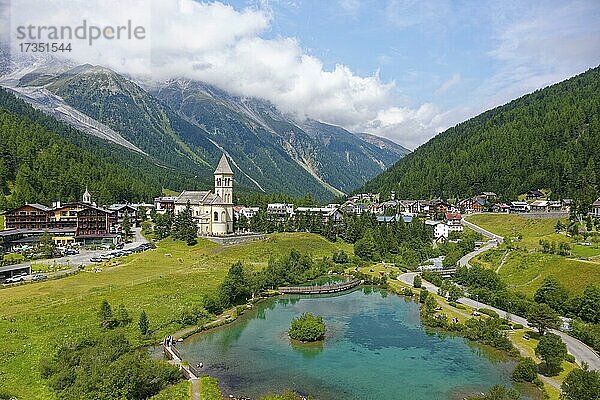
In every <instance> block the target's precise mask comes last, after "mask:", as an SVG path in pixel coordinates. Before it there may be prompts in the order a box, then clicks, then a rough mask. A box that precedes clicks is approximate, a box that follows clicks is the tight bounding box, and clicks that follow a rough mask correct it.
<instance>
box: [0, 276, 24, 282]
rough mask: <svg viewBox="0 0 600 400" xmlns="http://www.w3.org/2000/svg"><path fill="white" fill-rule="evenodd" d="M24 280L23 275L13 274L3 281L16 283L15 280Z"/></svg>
mask: <svg viewBox="0 0 600 400" xmlns="http://www.w3.org/2000/svg"><path fill="white" fill-rule="evenodd" d="M24 280H25V277H24V276H23V275H17V276H13V277H12V278H8V279H7V280H5V281H4V283H17V282H23V281H24Z"/></svg>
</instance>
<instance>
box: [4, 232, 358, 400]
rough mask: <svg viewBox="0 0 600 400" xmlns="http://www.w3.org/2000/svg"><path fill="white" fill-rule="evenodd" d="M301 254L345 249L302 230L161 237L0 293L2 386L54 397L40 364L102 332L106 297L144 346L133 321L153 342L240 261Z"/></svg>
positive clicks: (256, 262) (260, 262)
mask: <svg viewBox="0 0 600 400" xmlns="http://www.w3.org/2000/svg"><path fill="white" fill-rule="evenodd" d="M293 248H295V249H298V250H300V251H302V252H305V253H310V254H312V255H313V256H314V257H322V256H325V255H327V256H330V255H331V254H332V252H333V251H336V250H339V249H344V250H346V251H347V252H349V253H351V251H352V247H351V246H350V245H347V244H332V243H330V242H328V241H327V240H325V239H324V238H322V237H320V236H317V235H313V234H304V233H294V234H274V235H270V236H269V237H268V238H267V239H266V240H263V241H259V242H253V243H248V244H245V245H239V246H230V247H222V246H219V245H216V244H214V243H212V242H209V241H207V240H202V239H201V240H199V243H198V244H197V245H196V246H193V247H188V246H186V245H185V244H183V243H182V242H174V241H172V240H171V239H166V240H164V241H162V242H161V243H159V245H158V248H157V249H156V250H151V251H147V252H144V253H139V254H134V255H131V256H128V257H124V258H122V259H120V260H118V261H115V260H113V261H112V262H110V263H106V264H102V265H100V267H101V268H102V269H103V271H102V272H99V273H94V272H91V271H85V272H81V273H79V274H77V275H75V276H71V277H67V278H63V279H59V280H53V281H47V282H42V283H36V284H28V285H22V286H17V287H11V288H7V289H2V290H0V310H1V311H0V343H2V346H1V348H2V351H1V352H0V387H2V388H3V389H4V390H6V391H8V392H9V393H12V394H13V395H15V396H17V397H18V398H23V399H53V398H55V396H54V394H53V393H52V392H51V390H50V389H49V388H47V387H46V385H45V382H44V381H43V380H42V379H41V378H40V375H39V369H38V365H39V361H40V359H41V358H43V357H47V356H50V355H52V354H53V353H54V351H55V350H56V347H57V346H59V345H61V344H62V343H65V342H71V341H73V340H75V339H77V338H79V337H82V336H84V335H89V334H95V333H98V332H100V330H101V328H100V326H99V324H98V319H97V310H98V309H99V306H100V303H101V302H102V300H103V299H107V300H108V301H109V302H110V303H111V305H112V306H113V307H116V306H117V305H118V304H120V303H122V304H124V305H125V307H127V309H128V310H129V313H130V315H131V316H132V317H133V318H134V323H132V324H131V325H130V326H128V327H127V328H124V329H125V333H126V335H127V337H128V338H129V340H131V341H132V342H133V343H137V344H139V343H142V340H141V338H140V337H139V334H138V331H137V318H138V316H139V313H140V312H141V310H142V309H143V310H145V311H146V313H147V314H148V317H149V320H150V328H151V330H152V331H154V338H155V339H160V338H162V337H163V336H165V335H167V334H170V333H173V332H174V331H176V330H177V329H179V328H181V326H180V325H179V324H178V323H174V322H170V321H173V320H174V319H176V318H177V316H178V315H179V314H180V313H181V312H182V311H183V310H184V309H187V308H189V307H190V305H192V304H197V303H199V302H200V301H201V299H202V297H203V296H204V295H205V294H206V293H209V292H211V291H214V290H215V289H216V288H217V286H218V284H219V283H220V282H221V280H222V278H223V277H224V276H225V274H226V273H227V270H228V268H229V266H230V265H231V264H232V263H233V262H235V261H238V260H241V261H243V262H244V264H245V265H247V266H249V267H251V268H260V267H262V266H264V265H266V263H267V261H268V259H269V258H270V257H277V256H280V255H283V254H285V253H287V252H289V251H290V250H291V249H293Z"/></svg>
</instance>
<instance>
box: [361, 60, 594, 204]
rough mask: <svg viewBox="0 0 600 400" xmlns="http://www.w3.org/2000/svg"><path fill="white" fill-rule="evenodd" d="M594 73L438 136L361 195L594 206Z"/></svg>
mask: <svg viewBox="0 0 600 400" xmlns="http://www.w3.org/2000/svg"><path fill="white" fill-rule="evenodd" d="M599 174H600V68H594V69H591V70H589V71H587V72H585V73H583V74H581V75H578V76H576V77H574V78H571V79H569V80H567V81H564V82H561V83H558V84H555V85H553V86H550V87H547V88H545V89H542V90H538V91H536V92H534V93H532V94H529V95H526V96H523V97H521V98H519V99H517V100H514V101H512V102H510V103H508V104H506V105H504V106H501V107H497V108H495V109H493V110H490V111H487V112H485V113H483V114H481V115H479V116H477V117H474V118H472V119H470V120H468V121H466V122H463V123H461V124H459V125H457V126H455V127H453V128H450V129H448V130H447V131H445V132H443V133H440V134H439V135H437V136H436V137H434V138H433V139H431V140H430V141H429V142H427V143H426V144H424V145H422V146H421V147H419V148H418V149H417V150H415V151H414V152H413V153H412V154H410V155H408V156H406V157H405V158H403V159H402V160H400V161H399V162H397V163H396V164H395V165H394V166H393V167H392V168H390V169H389V170H388V171H386V172H384V173H383V174H381V175H379V176H378V177H377V178H375V179H373V180H372V181H370V182H368V183H367V184H365V185H364V187H363V188H362V190H370V191H382V192H390V191H392V190H393V191H395V192H396V193H397V194H398V195H399V196H400V197H402V198H429V197H437V196H442V197H456V196H462V197H464V196H468V195H473V194H477V193H480V192H481V191H484V190H486V191H494V192H496V193H498V194H501V195H502V196H503V197H505V198H514V197H515V196H516V195H518V194H520V193H523V192H525V191H527V190H530V189H534V188H535V189H537V188H549V189H551V190H552V193H553V195H554V196H555V197H573V198H576V199H580V200H581V201H582V202H583V203H586V202H589V200H590V199H592V198H595V196H596V194H597V191H598V183H599V181H598V179H599V178H600V176H599Z"/></svg>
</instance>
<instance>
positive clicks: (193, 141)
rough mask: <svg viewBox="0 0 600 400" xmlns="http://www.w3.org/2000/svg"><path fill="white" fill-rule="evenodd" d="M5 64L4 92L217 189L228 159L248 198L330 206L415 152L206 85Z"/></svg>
mask: <svg viewBox="0 0 600 400" xmlns="http://www.w3.org/2000/svg"><path fill="white" fill-rule="evenodd" d="M3 65H4V67H3V71H4V72H5V73H4V75H3V76H2V77H1V78H0V85H2V86H3V87H5V88H7V89H8V90H10V91H12V92H13V93H15V94H16V95H17V96H18V97H20V98H21V99H23V100H25V101H26V102H28V103H30V104H31V105H32V106H34V107H35V108H37V109H39V110H41V111H43V112H44V113H46V114H48V115H50V116H52V117H54V118H56V119H58V120H61V121H63V122H65V123H67V124H69V125H70V126H72V127H74V128H76V129H78V130H80V131H82V132H85V133H87V134H89V135H92V136H95V137H98V138H101V139H103V140H106V141H110V142H112V143H115V144H117V145H119V146H122V147H124V148H126V149H127V150H128V151H131V152H134V153H138V154H142V155H144V156H146V157H148V158H149V159H150V160H152V162H154V163H155V164H156V165H158V166H162V167H165V168H172V169H173V170H175V171H179V172H181V173H183V174H189V175H192V176H196V177H197V178H198V180H199V181H206V182H210V181H211V176H212V170H213V168H214V165H216V162H217V161H218V158H219V157H220V154H221V153H223V152H224V153H226V154H227V156H228V158H229V160H230V163H231V165H232V167H233V168H234V172H235V174H236V175H235V177H236V178H235V179H236V183H237V184H238V185H239V186H238V187H239V188H240V189H241V190H243V191H259V192H266V193H275V192H281V193H287V194H290V195H295V196H300V195H305V194H306V193H311V194H312V195H313V196H314V197H315V198H317V199H320V200H327V199H330V198H332V197H334V196H337V195H341V194H343V193H347V192H350V191H352V190H353V189H355V188H357V187H359V186H361V185H362V184H364V183H365V182H366V181H367V180H369V179H371V178H373V177H375V176H376V175H378V174H379V173H381V172H382V171H384V170H385V169H386V168H387V167H389V166H391V165H392V164H393V163H394V162H396V161H397V160H398V159H400V158H401V157H403V156H405V155H406V154H408V153H409V150H407V149H405V148H404V147H402V146H400V145H397V144H395V143H394V142H392V141H389V140H386V139H382V138H378V137H374V136H372V135H368V134H364V133H358V134H354V133H351V132H349V131H347V130H346V129H343V128H341V127H338V126H334V125H330V124H326V123H323V122H320V121H315V120H299V119H297V118H294V117H292V116H290V115H286V114H284V113H282V112H280V111H279V110H278V109H277V108H276V107H275V106H274V105H273V104H271V103H269V102H267V101H264V100H261V99H256V98H244V97H239V96H234V95H231V94H229V93H227V92H225V91H223V90H220V89H219V88H216V87H214V86H211V85H208V84H206V83H203V82H197V81H191V80H187V79H181V78H180V79H171V80H168V81H165V82H152V83H148V82H144V81H138V80H135V79H133V78H132V77H128V76H125V75H122V74H119V73H116V72H115V71H112V70H110V69H107V68H104V67H100V66H93V65H89V64H85V65H72V64H69V63H65V62H62V61H58V60H56V59H53V58H51V57H47V58H44V59H37V60H36V61H35V62H33V63H32V62H31V61H28V62H22V63H19V61H18V60H17V61H12V63H10V62H8V63H7V62H4V63H3ZM169 189H173V190H181V189H183V188H182V187H174V186H173V187H169Z"/></svg>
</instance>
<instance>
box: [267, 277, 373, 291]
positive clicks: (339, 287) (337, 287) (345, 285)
mask: <svg viewBox="0 0 600 400" xmlns="http://www.w3.org/2000/svg"><path fill="white" fill-rule="evenodd" d="M361 282H362V281H361V280H360V279H353V280H351V281H348V282H342V283H336V284H333V285H322V286H282V287H280V288H279V289H278V290H279V291H280V292H281V293H284V294H327V293H337V292H343V291H344V290H350V289H352V288H355V287H356V286H358V285H360V283H361Z"/></svg>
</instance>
